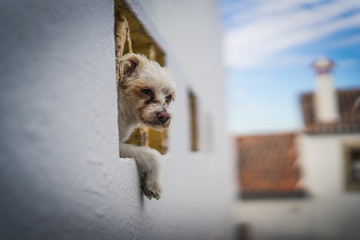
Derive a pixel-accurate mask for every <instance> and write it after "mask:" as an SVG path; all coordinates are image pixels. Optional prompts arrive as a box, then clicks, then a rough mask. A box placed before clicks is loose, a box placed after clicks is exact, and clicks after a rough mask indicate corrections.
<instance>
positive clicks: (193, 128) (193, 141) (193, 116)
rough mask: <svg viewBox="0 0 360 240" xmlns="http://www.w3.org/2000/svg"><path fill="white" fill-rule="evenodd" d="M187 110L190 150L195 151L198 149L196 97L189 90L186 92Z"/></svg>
mask: <svg viewBox="0 0 360 240" xmlns="http://www.w3.org/2000/svg"><path fill="white" fill-rule="evenodd" d="M188 99H189V111H190V150H191V151H193V152H195V151H198V150H199V141H198V122H197V99H196V96H195V94H194V93H193V92H192V91H191V90H190V91H189V93H188Z"/></svg>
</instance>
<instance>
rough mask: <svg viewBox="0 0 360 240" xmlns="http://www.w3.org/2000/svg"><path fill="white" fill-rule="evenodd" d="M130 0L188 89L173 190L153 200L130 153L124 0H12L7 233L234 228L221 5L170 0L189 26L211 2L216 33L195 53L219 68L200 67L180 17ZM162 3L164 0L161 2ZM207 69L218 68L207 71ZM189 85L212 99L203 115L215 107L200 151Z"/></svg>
mask: <svg viewBox="0 0 360 240" xmlns="http://www.w3.org/2000/svg"><path fill="white" fill-rule="evenodd" d="M129 2H130V4H131V5H132V6H133V7H134V9H135V10H136V12H137V13H138V14H139V17H141V18H142V19H145V21H146V22H145V24H146V26H148V27H149V29H151V33H152V34H154V37H155V38H156V39H160V41H161V42H160V45H161V46H162V47H163V48H164V50H165V51H166V52H167V53H168V58H169V59H168V62H169V67H170V68H171V70H172V71H173V72H174V75H175V80H176V83H177V85H178V89H179V91H178V95H177V102H176V103H175V104H174V109H173V110H174V112H175V118H174V121H173V122H172V126H171V128H170V152H169V154H168V155H167V156H165V157H164V159H163V168H162V169H163V170H162V183H163V186H164V193H163V196H162V198H161V200H159V201H155V200H151V201H148V200H147V199H145V198H144V197H143V195H142V194H141V191H140V189H139V182H138V176H137V171H136V165H135V163H134V161H133V160H131V159H120V158H119V151H118V135H117V133H118V130H117V103H116V84H115V58H114V55H115V54H114V35H113V25H114V13H113V1H111V0H106V1H95V0H79V1H71V0H63V1H49V0H47V1H41V0H40V1H39V0H37V1H34V0H21V1H11V0H6V1H2V2H1V7H0V39H1V40H0V41H1V44H0V52H1V60H0V63H1V64H0V66H1V68H0V75H1V81H0V99H1V101H0V111H1V115H0V116H1V117H0V128H1V131H0V132H1V138H0V154H1V158H0V192H1V194H0V212H1V215H0V216H1V217H0V238H1V239H191V238H192V239H209V238H211V237H213V236H214V235H216V234H217V233H219V234H224V235H228V234H229V222H230V221H231V219H230V202H231V200H232V188H231V186H232V180H233V179H232V175H231V173H232V170H231V169H232V162H231V159H230V158H229V153H228V152H229V151H228V150H229V149H228V144H227V137H226V136H225V134H224V133H223V129H222V124H219V123H222V122H223V119H222V118H223V116H224V114H223V109H224V108H223V94H222V89H223V82H222V75H221V67H219V68H214V67H213V66H217V65H219V64H221V61H220V58H212V56H213V55H212V54H215V55H220V51H221V50H220V44H218V42H219V41H220V35H219V33H218V32H217V31H218V28H214V27H213V26H211V25H210V24H208V23H207V21H206V19H207V20H208V21H209V22H212V23H214V22H213V21H215V23H217V24H218V22H219V19H218V18H216V17H214V15H212V13H213V12H215V11H216V10H215V9H216V5H215V4H214V3H213V2H211V4H208V3H209V2H205V1H203V2H200V1H199V2H197V1H196V2H197V3H196V4H197V5H196V8H197V10H196V9H189V8H188V7H190V5H191V6H192V4H191V2H190V1H186V2H184V3H182V4H183V5H182V7H179V8H176V13H175V9H174V8H170V7H171V6H170V5H168V8H169V9H164V11H165V13H166V14H169V12H171V15H170V16H173V17H172V18H170V17H169V15H167V17H166V19H167V21H168V22H170V23H173V25H172V26H174V28H177V29H179V30H180V29H182V30H181V35H182V34H186V32H187V29H186V28H185V27H184V26H185V25H187V24H188V22H182V21H180V20H179V19H177V18H178V17H179V16H185V15H188V17H189V18H193V17H195V14H194V13H195V12H196V11H199V12H201V13H202V17H203V18H206V19H202V22H201V25H199V26H200V28H201V29H203V32H201V33H202V34H203V35H202V36H201V38H210V39H211V38H213V39H214V40H211V41H210V42H205V43H203V44H202V45H204V48H203V49H202V50H201V49H199V51H198V52H192V53H191V58H190V59H193V60H192V61H193V62H194V60H195V59H199V58H200V59H202V60H204V61H206V62H207V64H209V66H211V67H206V66H203V65H201V64H199V68H195V67H189V65H190V64H189V62H187V61H186V59H185V58H184V56H183V55H181V54H180V52H179V51H175V50H174V49H175V48H174V46H176V45H181V44H182V42H180V41H178V40H177V37H176V33H173V32H171V30H172V28H171V27H168V28H165V27H164V26H162V25H161V24H159V23H156V19H155V17H154V14H155V12H152V10H151V9H149V11H148V12H149V16H150V17H147V16H146V13H145V11H144V9H143V8H142V7H141V5H140V4H139V2H137V1H129ZM164 2H166V3H164V4H165V5H166V4H168V2H167V1H164ZM159 4H160V3H159V2H157V1H153V2H152V6H153V7H156V5H159ZM145 7H147V5H145ZM172 11H174V12H172ZM188 11H190V12H192V14H189V13H188ZM208 11H209V12H211V13H207V12H208ZM159 17H160V16H159ZM210 17H211V18H210ZM163 18H165V16H163ZM151 19H153V20H154V22H155V24H152V23H151ZM214 19H217V20H214ZM204 23H206V24H204ZM177 24H178V25H177ZM199 24H200V23H199ZM156 29H158V30H156ZM160 32H161V35H162V36H160V35H159V36H158V35H157V34H158V33H160ZM169 34H174V35H172V36H171V37H169V36H168V35H169ZM161 39H163V40H161ZM210 50H212V51H210ZM184 51H185V50H184ZM206 53H207V54H211V55H209V57H208V58H207V57H205V56H203V55H202V54H206ZM193 62H192V63H193ZM184 69H186V70H184ZM204 69H207V71H208V72H206V73H205V74H204V78H202V77H201V76H200V75H201V74H200V73H201V72H203V71H204ZM209 69H211V71H209ZM200 82H201V83H205V82H206V83H207V86H209V87H208V88H207V89H204V88H202V85H201V84H200ZM189 85H191V86H192V87H193V88H194V90H195V92H196V93H197V94H198V97H199V99H200V104H201V105H200V114H205V113H209V112H210V113H211V114H212V115H213V119H214V127H216V128H215V136H216V140H215V141H216V143H215V151H214V152H213V153H201V152H199V153H189V152H188V149H189V141H188V140H189V126H188V123H189V119H188V116H187V114H188V109H187V101H186V96H187V94H186V89H187V87H188V86H189ZM217 90H219V91H220V93H218V92H217ZM214 92H216V93H217V94H215V95H214V94H213V93H214ZM200 123H201V122H200ZM201 135H202V136H204V134H203V133H201Z"/></svg>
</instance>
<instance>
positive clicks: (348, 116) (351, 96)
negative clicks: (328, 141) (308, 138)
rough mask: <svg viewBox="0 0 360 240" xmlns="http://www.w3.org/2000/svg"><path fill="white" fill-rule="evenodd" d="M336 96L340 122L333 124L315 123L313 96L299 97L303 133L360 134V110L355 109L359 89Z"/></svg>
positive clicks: (308, 94) (340, 91)
mask: <svg viewBox="0 0 360 240" xmlns="http://www.w3.org/2000/svg"><path fill="white" fill-rule="evenodd" d="M337 94H338V106H339V113H340V120H339V121H337V122H333V123H317V122H316V120H315V110H314V108H315V107H314V94H313V93H306V94H302V95H301V106H302V111H303V121H304V124H305V132H307V133H310V134H320V133H347V132H360V110H359V108H356V107H355V102H356V101H357V100H358V99H359V98H360V88H358V89H347V90H339V91H337Z"/></svg>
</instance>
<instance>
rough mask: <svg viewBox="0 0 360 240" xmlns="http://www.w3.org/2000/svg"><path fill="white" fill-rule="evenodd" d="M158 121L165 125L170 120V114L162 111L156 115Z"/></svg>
mask: <svg viewBox="0 0 360 240" xmlns="http://www.w3.org/2000/svg"><path fill="white" fill-rule="evenodd" d="M156 117H157V118H158V121H159V122H160V123H161V124H165V123H166V122H167V121H169V119H170V114H169V113H168V112H167V111H161V112H158V113H157V114H156Z"/></svg>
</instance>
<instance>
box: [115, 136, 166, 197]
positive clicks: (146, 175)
mask: <svg viewBox="0 0 360 240" xmlns="http://www.w3.org/2000/svg"><path fill="white" fill-rule="evenodd" d="M160 156H161V155H160V153H159V152H157V151H156V150H154V149H151V148H149V147H138V146H134V145H130V144H125V143H120V157H122V158H133V159H134V160H135V161H136V164H137V167H138V171H139V175H140V179H141V189H142V190H143V192H144V194H145V195H146V196H147V197H148V198H149V199H151V198H153V197H154V198H156V199H159V198H160V194H161V187H160V184H159V167H160V164H159V159H160Z"/></svg>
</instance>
